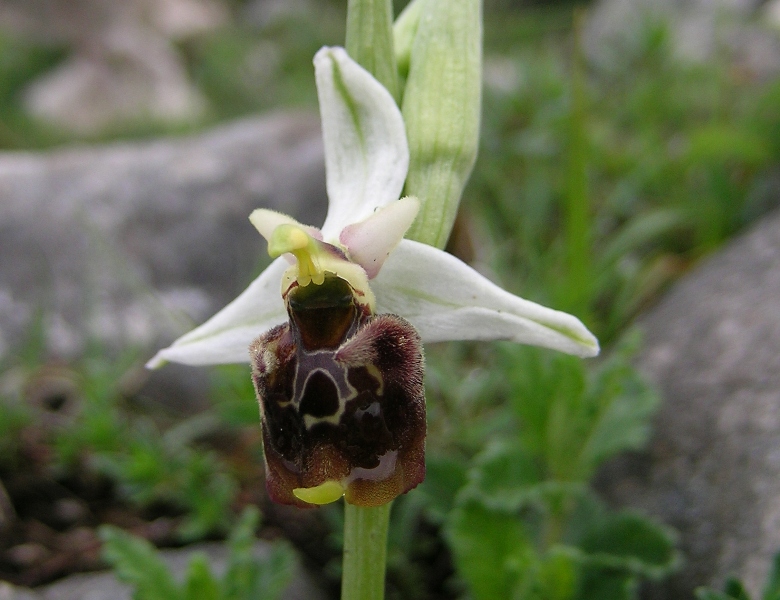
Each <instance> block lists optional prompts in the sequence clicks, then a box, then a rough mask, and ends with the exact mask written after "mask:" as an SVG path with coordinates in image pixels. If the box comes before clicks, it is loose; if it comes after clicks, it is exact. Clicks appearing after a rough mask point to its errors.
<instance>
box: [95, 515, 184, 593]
mask: <svg viewBox="0 0 780 600" xmlns="http://www.w3.org/2000/svg"><path fill="white" fill-rule="evenodd" d="M99 535H100V538H101V539H102V540H103V558H104V559H105V560H106V561H107V562H109V563H110V564H112V565H113V566H114V569H115V571H116V575H117V578H118V579H119V580H120V581H123V582H125V583H128V584H130V585H131V586H133V587H134V588H135V591H134V592H133V599H134V600H184V596H183V594H182V591H181V589H180V588H179V586H178V585H177V583H176V582H175V581H174V579H173V577H172V576H171V574H170V572H169V571H168V567H167V566H166V564H165V563H164V562H163V560H162V558H161V557H160V555H159V553H158V552H157V550H156V549H155V548H154V546H152V544H150V543H149V542H148V541H146V540H145V539H143V538H139V537H135V536H133V535H130V534H129V533H126V532H124V531H122V530H121V529H119V528H117V527H112V526H110V525H104V526H103V527H101V528H100V530H99Z"/></svg>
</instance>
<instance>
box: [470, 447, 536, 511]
mask: <svg viewBox="0 0 780 600" xmlns="http://www.w3.org/2000/svg"><path fill="white" fill-rule="evenodd" d="M469 480H470V486H471V487H472V488H473V492H472V493H471V494H469V496H471V497H477V498H479V500H480V501H481V502H482V503H483V504H484V505H485V506H487V507H489V508H492V509H496V510H504V511H507V512H511V511H515V510H517V509H519V508H520V507H521V506H522V505H523V504H525V503H526V502H529V501H530V500H533V499H538V498H539V496H540V493H539V490H538V485H539V484H540V483H541V482H542V477H541V473H540V471H539V467H538V465H537V464H536V462H535V461H534V460H533V458H532V457H531V455H530V454H529V453H528V452H527V451H526V450H525V449H524V447H523V446H522V444H521V442H520V441H519V440H506V439H499V440H496V441H494V442H493V443H491V444H488V446H487V447H486V448H485V449H484V450H483V451H482V452H481V453H480V454H479V455H477V457H476V458H475V460H474V465H473V467H472V469H471V471H470V472H469Z"/></svg>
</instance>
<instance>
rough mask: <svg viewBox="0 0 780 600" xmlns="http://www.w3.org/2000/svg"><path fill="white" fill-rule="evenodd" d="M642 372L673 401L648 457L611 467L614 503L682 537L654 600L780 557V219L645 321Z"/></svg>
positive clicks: (685, 284)
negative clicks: (671, 573)
mask: <svg viewBox="0 0 780 600" xmlns="http://www.w3.org/2000/svg"><path fill="white" fill-rule="evenodd" d="M641 324H642V327H643V329H644V330H645V331H646V338H645V341H646V346H645V349H644V351H643V353H642V356H641V359H640V361H639V365H640V367H641V368H642V370H643V371H645V372H646V373H647V375H648V376H649V377H650V379H651V380H652V381H654V382H655V384H656V385H657V386H658V387H659V389H660V390H661V392H662V396H663V399H664V402H663V406H662V409H661V411H660V414H659V415H658V418H657V422H656V424H655V433H654V437H653V440H652V443H651V446H650V449H649V451H648V452H647V453H645V454H643V455H637V456H634V457H631V458H626V459H623V460H622V461H619V462H617V463H615V464H612V465H611V466H610V467H608V469H607V470H606V472H605V473H602V476H603V479H604V480H606V481H607V482H608V483H607V484H606V485H605V486H604V490H605V492H606V494H607V496H608V498H610V499H611V500H612V501H613V502H615V503H617V504H621V505H630V506H634V507H638V508H640V509H642V510H644V511H646V512H648V513H650V514H653V515H656V516H658V517H660V519H662V520H663V521H664V522H666V523H668V524H670V525H672V526H674V527H675V528H677V529H678V531H679V532H680V534H681V547H682V550H683V552H684V554H685V558H686V560H687V563H686V565H685V566H684V568H683V570H682V572H681V573H680V574H679V575H678V576H676V577H675V578H674V579H673V580H672V581H671V583H670V584H668V585H667V586H665V587H664V588H662V589H657V590H655V591H656V595H653V596H652V597H657V598H664V599H667V600H669V599H677V598H680V599H683V598H685V599H688V598H691V597H692V590H693V589H694V588H695V587H696V586H698V585H705V584H714V585H717V586H718V587H719V588H720V585H721V584H722V582H723V579H724V577H726V576H727V575H729V574H730V573H735V574H737V575H739V576H740V577H742V578H744V579H745V580H746V582H747V584H748V586H749V589H750V590H752V592H753V597H759V596H758V591H759V590H760V589H761V588H762V585H763V582H764V580H765V577H766V574H767V572H768V569H769V566H770V561H771V558H772V557H773V555H774V554H775V553H776V552H777V551H778V550H780V213H778V212H775V213H773V214H772V215H770V216H768V217H766V218H764V220H763V221H762V222H760V223H759V224H758V225H757V226H756V227H755V228H754V229H753V230H752V231H750V232H748V233H747V234H745V235H743V236H742V237H740V238H738V239H737V240H735V241H734V242H733V243H731V244H730V245H729V246H728V247H726V248H725V249H723V250H722V251H720V252H718V253H717V254H716V255H714V256H711V257H710V258H709V259H708V260H706V262H704V263H703V264H702V265H701V266H700V267H698V268H697V269H696V270H695V271H694V272H692V273H691V274H690V275H688V276H687V277H686V278H684V279H683V280H682V281H681V282H680V283H679V284H678V285H676V286H675V287H674V289H672V291H671V292H670V293H669V294H668V295H667V296H666V297H665V298H664V299H663V301H662V302H661V303H660V304H659V305H658V306H657V307H656V308H655V309H654V310H652V311H651V312H650V313H649V314H647V315H646V316H645V317H644V318H643V319H642V323H641Z"/></svg>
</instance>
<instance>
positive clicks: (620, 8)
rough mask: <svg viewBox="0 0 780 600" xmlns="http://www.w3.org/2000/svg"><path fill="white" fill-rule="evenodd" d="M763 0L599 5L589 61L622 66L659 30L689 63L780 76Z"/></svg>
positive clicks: (588, 37) (778, 37)
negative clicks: (715, 64) (717, 63)
mask: <svg viewBox="0 0 780 600" xmlns="http://www.w3.org/2000/svg"><path fill="white" fill-rule="evenodd" d="M763 5H764V2H763V0H598V1H597V2H596V4H595V5H594V6H593V8H592V9H591V10H590V14H589V17H588V20H587V23H586V27H585V32H584V34H585V35H584V40H585V48H586V52H587V54H588V56H589V58H590V59H591V60H592V61H593V62H595V63H597V64H600V65H602V66H606V67H610V66H613V65H621V64H622V63H623V61H625V60H626V58H627V57H632V56H636V55H637V51H638V50H640V49H641V48H642V46H643V44H647V40H648V39H650V38H651V37H652V36H653V35H654V33H653V32H657V31H659V30H660V29H662V30H665V31H666V32H667V33H668V35H669V40H670V43H671V48H672V50H673V51H674V52H675V53H676V55H677V56H678V57H679V58H681V59H683V60H685V61H689V62H705V61H714V60H721V59H725V60H727V61H729V63H730V64H731V65H733V66H734V67H737V68H739V69H741V70H743V71H744V72H745V73H746V74H748V75H751V76H755V77H761V78H766V77H771V76H773V75H776V74H778V73H780V34H779V33H778V29H777V26H776V24H775V23H774V19H773V13H772V12H771V11H768V10H766V9H765V8H764V6H763Z"/></svg>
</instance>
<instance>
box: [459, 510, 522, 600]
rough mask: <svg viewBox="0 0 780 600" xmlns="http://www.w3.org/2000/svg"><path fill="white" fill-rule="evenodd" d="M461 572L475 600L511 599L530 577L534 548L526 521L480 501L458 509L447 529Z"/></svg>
mask: <svg viewBox="0 0 780 600" xmlns="http://www.w3.org/2000/svg"><path fill="white" fill-rule="evenodd" d="M446 535H447V539H448V540H449V544H450V548H452V551H453V553H454V556H455V563H456V566H457V569H458V573H459V574H460V575H461V576H462V577H463V578H464V579H465V581H466V583H467V584H468V586H469V589H470V591H471V594H472V596H473V597H474V598H475V600H495V599H497V598H511V597H513V593H514V592H515V590H516V588H517V587H518V586H522V585H523V581H521V578H522V577H523V576H526V577H527V576H528V573H529V572H530V567H531V565H532V564H533V561H534V548H533V545H532V542H531V540H530V539H529V538H528V536H527V534H526V532H525V529H524V527H523V524H522V523H521V522H520V521H519V520H518V519H517V518H516V517H514V516H513V515H508V514H504V513H498V512H494V511H490V510H488V509H486V508H485V507H484V506H481V505H480V504H479V503H477V502H469V503H468V504H466V505H464V506H460V507H458V508H456V509H455V510H454V511H453V512H452V513H451V514H450V519H449V522H448V524H447V528H446Z"/></svg>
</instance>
